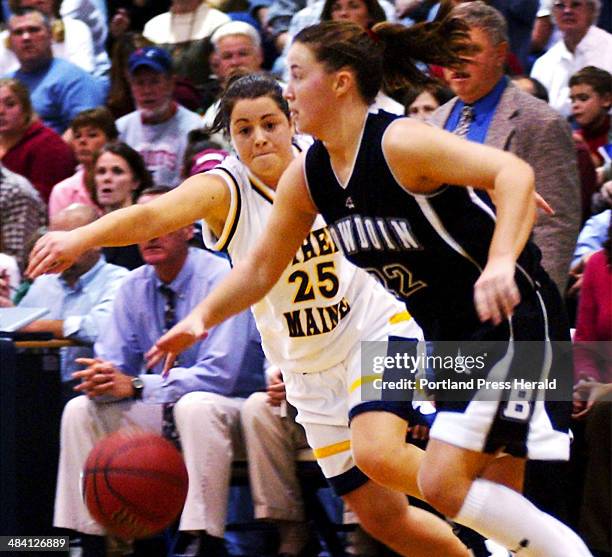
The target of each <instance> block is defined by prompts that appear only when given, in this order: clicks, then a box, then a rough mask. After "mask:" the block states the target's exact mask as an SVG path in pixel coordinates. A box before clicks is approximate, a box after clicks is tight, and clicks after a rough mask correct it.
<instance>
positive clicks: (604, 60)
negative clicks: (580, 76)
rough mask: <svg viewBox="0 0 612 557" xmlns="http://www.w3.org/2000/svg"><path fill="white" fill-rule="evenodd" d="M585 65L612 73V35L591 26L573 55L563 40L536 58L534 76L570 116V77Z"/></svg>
mask: <svg viewBox="0 0 612 557" xmlns="http://www.w3.org/2000/svg"><path fill="white" fill-rule="evenodd" d="M585 66H597V67H598V68H602V69H604V70H606V71H608V72H610V73H612V35H611V34H610V33H608V32H606V31H604V30H603V29H600V28H599V27H595V26H593V25H592V26H591V27H590V28H589V30H588V31H587V33H586V35H585V36H584V38H583V39H582V40H581V41H580V42H579V43H578V46H577V47H576V51H575V52H574V53H573V54H572V53H571V52H570V51H569V50H568V49H567V47H566V46H565V43H564V42H563V40H560V41H559V42H557V43H556V44H555V45H554V46H552V47H551V48H550V50H549V51H548V52H546V53H545V54H543V55H542V56H540V58H538V59H537V60H536V61H535V64H534V65H533V69H532V70H531V77H535V78H536V79H537V80H538V81H540V82H541V83H542V84H543V85H544V87H546V89H548V96H549V99H550V100H549V103H550V105H551V106H552V107H553V108H555V109H556V110H558V111H559V112H560V113H561V114H563V115H564V116H570V115H571V112H572V111H571V104H570V100H569V80H570V77H571V76H572V75H574V74H575V73H576V72H577V71H578V70H581V69H582V68H584V67H585Z"/></svg>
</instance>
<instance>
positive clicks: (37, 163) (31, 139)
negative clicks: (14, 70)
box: [0, 78, 76, 203]
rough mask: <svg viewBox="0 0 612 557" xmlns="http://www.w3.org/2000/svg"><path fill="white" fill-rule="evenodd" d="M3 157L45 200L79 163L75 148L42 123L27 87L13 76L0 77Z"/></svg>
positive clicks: (0, 156)
mask: <svg viewBox="0 0 612 557" xmlns="http://www.w3.org/2000/svg"><path fill="white" fill-rule="evenodd" d="M0 159H1V160H2V164H4V166H6V168H8V169H9V170H12V171H13V172H16V173H17V174H21V175H22V176H25V177H26V178H27V179H28V180H30V182H32V185H33V186H34V187H35V188H36V189H37V190H38V192H39V193H40V196H41V197H42V199H43V201H45V203H46V202H47V201H48V199H49V195H50V193H51V189H52V188H53V186H55V184H57V183H58V182H60V181H62V180H63V179H65V178H68V176H70V175H72V173H73V172H74V168H75V166H76V160H75V158H74V154H73V152H72V149H70V147H69V146H68V144H66V142H65V141H64V140H63V139H62V138H61V137H60V136H59V135H58V134H57V133H55V132H54V131H53V130H52V129H50V128H48V127H47V126H45V125H43V124H42V123H41V122H40V120H39V119H38V117H37V116H36V114H34V111H33V109H32V103H31V101H30V93H29V91H28V89H27V88H26V87H25V86H24V85H23V84H22V83H21V82H19V81H18V80H16V79H12V78H2V79H0Z"/></svg>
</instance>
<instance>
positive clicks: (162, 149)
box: [117, 105, 202, 187]
mask: <svg viewBox="0 0 612 557" xmlns="http://www.w3.org/2000/svg"><path fill="white" fill-rule="evenodd" d="M201 125H202V119H201V118H200V116H199V115H198V114H196V113H195V112H192V111H191V110H187V109H186V108H185V107H183V106H180V105H179V106H178V108H177V111H176V114H175V115H174V116H173V117H172V118H170V119H169V120H167V121H165V122H162V123H161V124H143V123H142V119H141V116H140V113H139V112H138V110H135V111H134V112H130V113H129V114H126V115H125V116H123V117H121V118H119V120H117V129H118V130H119V138H120V139H121V141H125V142H126V143H127V144H128V145H129V146H130V147H132V149H136V151H138V152H139V153H140V154H141V155H142V157H143V158H144V161H145V165H146V167H147V168H148V169H149V171H150V172H151V174H152V175H153V180H154V182H155V184H156V185H159V186H171V187H174V186H178V185H179V184H180V182H181V166H182V164H183V156H184V154H185V148H186V147H187V134H188V133H189V132H190V131H191V130H193V129H195V128H199V127H200V126H201Z"/></svg>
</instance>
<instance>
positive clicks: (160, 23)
mask: <svg viewBox="0 0 612 557" xmlns="http://www.w3.org/2000/svg"><path fill="white" fill-rule="evenodd" d="M228 21H230V18H229V16H228V15H227V14H224V13H223V12H221V11H219V10H216V9H214V8H212V7H211V6H210V5H209V4H208V3H207V2H202V0H172V4H171V5H170V11H169V12H166V13H163V14H160V15H158V16H156V17H154V18H152V19H150V20H149V21H148V22H147V23H146V25H145V26H144V30H143V32H142V34H143V35H144V36H145V37H146V38H147V39H149V40H150V41H152V42H154V43H155V44H157V45H159V46H160V47H162V48H164V49H166V50H167V51H168V52H170V54H171V56H172V60H173V62H174V71H175V72H176V75H177V76H179V77H182V78H187V79H190V80H191V81H192V83H193V84H194V85H195V87H196V89H197V90H198V91H199V92H200V94H201V95H204V94H205V89H206V87H207V84H208V83H209V80H210V73H211V72H210V64H209V57H210V54H211V48H210V42H209V39H210V36H211V35H212V34H213V32H214V31H215V29H217V28H218V27H219V26H221V25H223V24H224V23H227V22H228Z"/></svg>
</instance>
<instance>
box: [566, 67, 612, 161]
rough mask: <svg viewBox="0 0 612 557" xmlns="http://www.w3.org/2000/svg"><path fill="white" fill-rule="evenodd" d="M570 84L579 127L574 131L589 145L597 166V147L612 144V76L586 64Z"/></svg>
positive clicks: (574, 117)
mask: <svg viewBox="0 0 612 557" xmlns="http://www.w3.org/2000/svg"><path fill="white" fill-rule="evenodd" d="M569 86H570V100H571V103H572V119H573V120H574V122H575V124H576V125H577V126H578V128H577V130H576V133H577V134H578V135H579V136H580V137H581V138H582V139H583V140H584V141H585V143H586V144H587V145H588V146H589V150H590V151H591V156H592V157H593V164H594V165H595V167H600V166H602V165H603V164H604V160H603V157H602V155H601V153H599V151H598V149H599V148H600V147H602V146H603V145H606V144H608V143H612V128H611V127H610V107H611V106H612V75H610V73H609V72H607V71H606V70H602V69H600V68H596V67H595V66H587V67H585V68H582V69H581V70H580V71H579V72H576V73H575V74H574V75H572V77H571V78H570V80H569Z"/></svg>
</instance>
